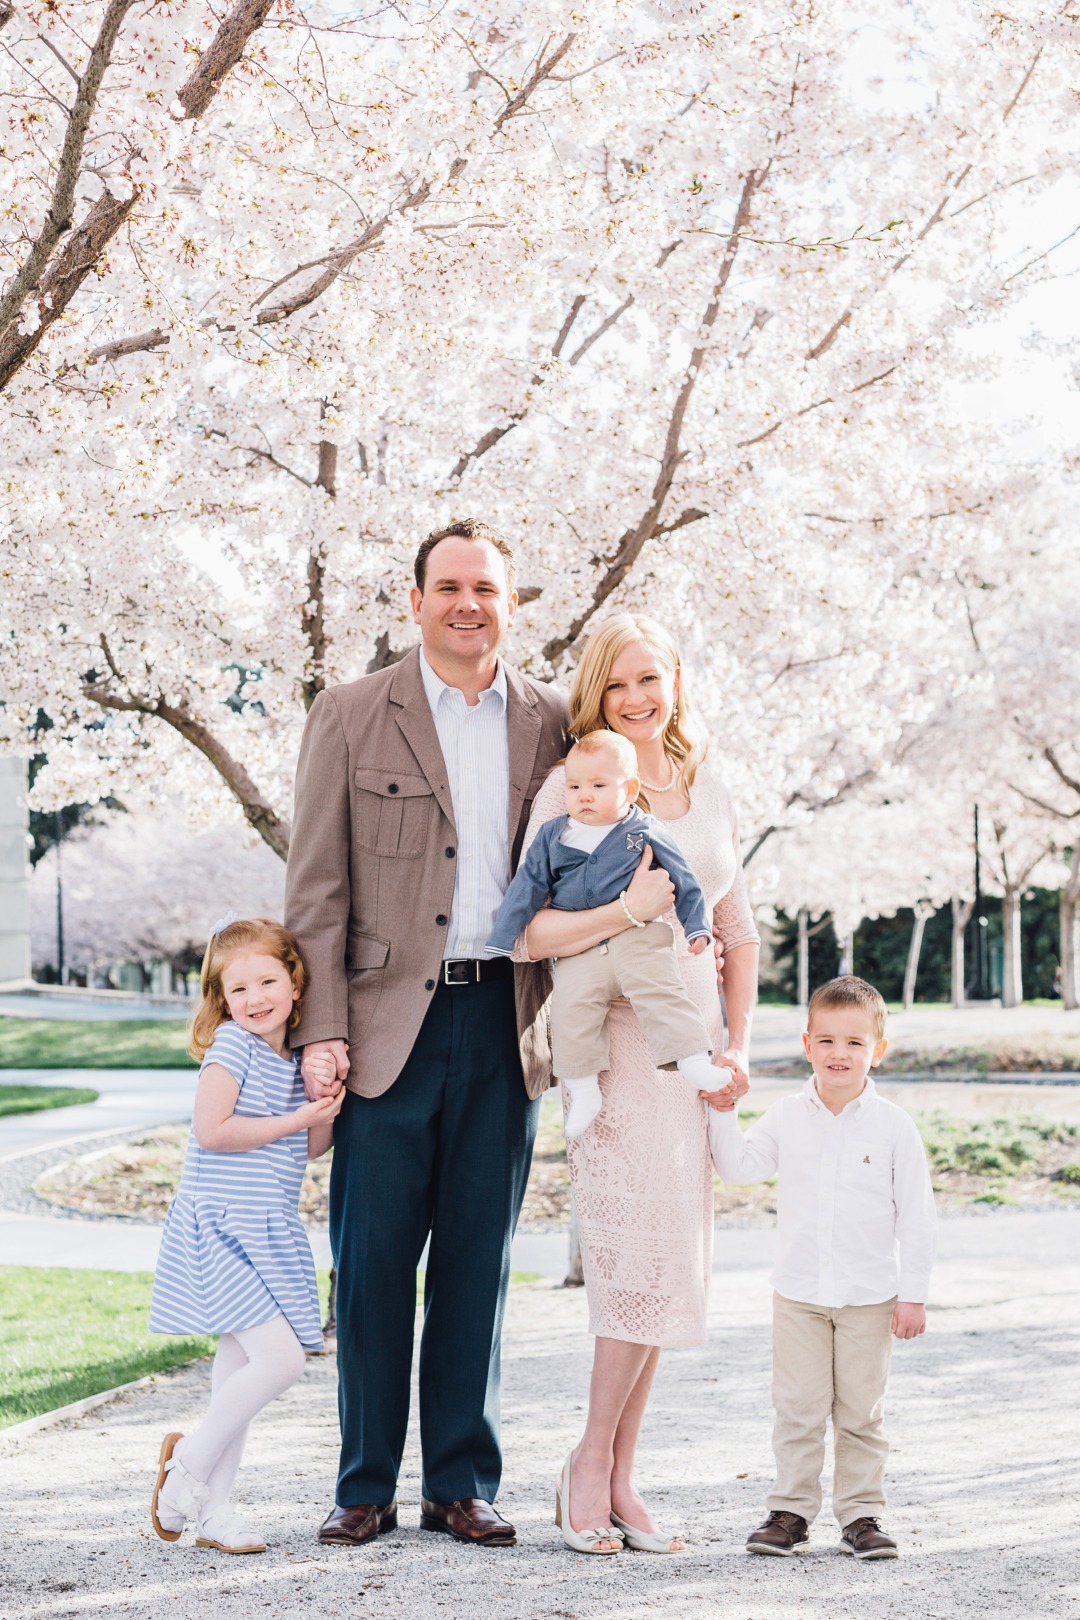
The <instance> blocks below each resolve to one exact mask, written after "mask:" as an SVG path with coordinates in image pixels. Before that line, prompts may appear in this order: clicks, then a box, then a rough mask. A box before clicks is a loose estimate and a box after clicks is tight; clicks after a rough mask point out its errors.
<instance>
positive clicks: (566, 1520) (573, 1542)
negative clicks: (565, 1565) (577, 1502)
mask: <svg viewBox="0 0 1080 1620" xmlns="http://www.w3.org/2000/svg"><path fill="white" fill-rule="evenodd" d="M573 1460H574V1453H573V1452H571V1453H570V1455H569V1457H567V1459H566V1462H565V1464H564V1465H563V1471H562V1473H561V1474H560V1475H559V1483H558V1485H557V1486H556V1487H555V1523H556V1524H557V1525H558V1527H559V1529H560V1530H561V1531H562V1538H563V1540H564V1541H565V1543H566V1545H567V1546H568V1547H569V1548H570V1549H571V1551H573V1552H580V1553H596V1554H597V1555H598V1556H599V1557H601V1558H608V1557H611V1556H613V1555H614V1554H615V1553H617V1552H621V1551H622V1540H623V1533H622V1531H621V1530H616V1529H614V1528H611V1527H610V1526H609V1527H608V1528H607V1529H603V1530H575V1529H574V1527H573V1525H572V1524H571V1523H570V1465H571V1464H572V1462H573ZM614 1517H615V1515H614V1514H612V1519H614ZM601 1541H614V1542H617V1543H618V1545H617V1546H614V1547H601V1546H599V1545H598V1543H599V1542H601Z"/></svg>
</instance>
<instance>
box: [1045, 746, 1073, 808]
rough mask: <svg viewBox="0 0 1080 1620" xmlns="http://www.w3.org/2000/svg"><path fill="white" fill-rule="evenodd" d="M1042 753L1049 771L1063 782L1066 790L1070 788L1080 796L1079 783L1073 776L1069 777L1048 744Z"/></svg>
mask: <svg viewBox="0 0 1080 1620" xmlns="http://www.w3.org/2000/svg"><path fill="white" fill-rule="evenodd" d="M1042 753H1043V759H1045V761H1046V763H1047V764H1048V765H1049V767H1050V769H1051V770H1052V771H1053V773H1054V775H1055V776H1056V777H1057V778H1058V780H1059V781H1061V782H1064V784H1065V786H1066V787H1067V788H1071V789H1072V791H1073V792H1074V793H1075V794H1077V795H1080V781H1078V780H1077V778H1076V777H1075V776H1070V775H1069V773H1068V771H1067V770H1066V769H1065V767H1064V766H1063V765H1062V763H1061V761H1060V760H1059V759H1058V757H1057V754H1056V753H1055V752H1054V750H1053V749H1052V748H1051V747H1050V746H1049V744H1048V745H1047V746H1046V747H1045V748H1044V749H1043V751H1042Z"/></svg>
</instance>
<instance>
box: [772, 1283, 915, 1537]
mask: <svg viewBox="0 0 1080 1620" xmlns="http://www.w3.org/2000/svg"><path fill="white" fill-rule="evenodd" d="M895 1304H896V1301H895V1300H894V1299H889V1300H885V1301H884V1302H883V1303H882V1304H880V1305H841V1306H838V1307H836V1308H835V1309H833V1308H830V1307H829V1306H828V1305H803V1304H800V1303H799V1302H798V1301H797V1300H793V1299H785V1298H784V1296H783V1295H782V1294H774V1295H773V1405H774V1407H775V1408H776V1423H775V1426H774V1428H773V1454H774V1456H775V1458H776V1483H775V1485H774V1486H773V1489H772V1491H771V1493H770V1495H769V1497H768V1499H767V1504H766V1505H767V1506H768V1509H769V1511H770V1513H776V1512H780V1511H783V1512H786V1513H798V1514H801V1516H802V1517H803V1518H804V1519H805V1520H806V1521H807V1523H810V1522H811V1521H812V1520H813V1519H815V1518H816V1517H817V1514H818V1511H819V1510H820V1508H821V1470H822V1467H823V1466H824V1462H825V1424H826V1422H827V1421H828V1419H829V1418H830V1417H831V1418H832V1422H833V1447H834V1454H835V1455H834V1464H833V1498H832V1502H833V1512H834V1513H835V1514H836V1517H837V1520H838V1522H839V1524H840V1527H841V1529H846V1528H847V1526H848V1525H849V1524H851V1523H852V1521H853V1520H854V1519H861V1518H864V1517H869V1518H878V1517H880V1515H881V1513H882V1510H883V1509H884V1507H885V1458H886V1456H887V1455H888V1451H889V1443H888V1441H887V1440H886V1438H885V1435H884V1433H883V1431H882V1418H883V1416H884V1411H885V1386H886V1383H887V1382H888V1378H889V1360H890V1357H891V1355H892V1333H891V1331H890V1329H891V1325H892V1313H893V1306H894V1305H895Z"/></svg>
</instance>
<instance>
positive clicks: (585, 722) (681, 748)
mask: <svg viewBox="0 0 1080 1620" xmlns="http://www.w3.org/2000/svg"><path fill="white" fill-rule="evenodd" d="M639 642H640V643H641V645H642V646H643V647H647V648H648V649H649V651H650V652H651V653H652V654H653V655H654V656H655V657H656V658H658V659H659V660H660V662H661V663H663V664H666V665H667V667H668V668H669V669H670V670H671V671H673V672H678V677H679V679H678V691H677V693H676V698H675V706H674V708H673V709H672V711H671V715H670V716H669V718H668V723H667V725H666V726H665V727H664V753H665V754H666V755H667V757H668V759H670V760H671V761H672V763H673V764H674V766H675V769H676V770H677V771H678V773H679V775H680V776H681V778H682V781H683V784H684V786H685V787H690V786H691V785H692V783H693V781H694V778H695V776H696V775H697V772H698V766H699V765H700V764H701V762H702V760H703V759H704V758H705V755H706V753H707V751H708V746H709V742H708V736H707V733H706V731H705V727H704V726H703V725H702V723H701V721H700V720H699V719H698V716H697V711H696V709H695V708H694V701H693V697H692V696H691V693H690V689H689V683H688V682H687V679H686V670H685V668H684V667H683V662H682V659H681V658H680V657H679V649H678V647H677V646H676V645H675V640H674V638H673V637H672V636H671V634H670V633H669V632H668V631H667V630H665V629H664V626H663V625H662V624H659V623H657V621H656V620H655V619H649V618H646V617H645V615H644V614H639V613H613V614H612V615H611V617H610V618H609V619H605V620H604V621H603V623H602V624H600V625H598V626H597V628H596V629H595V630H594V631H593V633H592V635H591V636H590V637H589V639H588V642H587V643H586V646H585V651H584V652H583V653H582V655H581V662H580V664H579V665H578V667H577V669H576V671H575V672H574V684H573V686H572V687H571V689H570V721H569V727H568V729H569V731H570V735H571V736H572V737H575V738H578V739H580V738H581V737H587V736H588V735H589V733H590V731H602V730H608V731H610V730H611V727H610V726H609V725H608V723H607V721H606V720H605V719H604V690H605V688H606V686H607V683H608V679H609V677H610V675H611V666H612V664H614V662H615V660H616V658H618V656H619V654H620V653H622V652H625V650H626V648H627V647H633V646H634V645H636V644H637V643H639ZM637 802H638V804H639V805H640V806H641V808H642V809H643V810H648V808H649V801H648V797H647V794H646V791H645V789H644V788H643V789H642V791H641V793H639V795H638V801H637Z"/></svg>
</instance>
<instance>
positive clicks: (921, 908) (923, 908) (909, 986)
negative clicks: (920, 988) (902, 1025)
mask: <svg viewBox="0 0 1080 1620" xmlns="http://www.w3.org/2000/svg"><path fill="white" fill-rule="evenodd" d="M935 910H936V907H934V906H932V905H930V904H929V902H928V901H926V900H917V901H916V902H915V923H914V926H913V927H912V930H911V943H910V945H909V946H908V957H907V967H906V968H905V969H904V1011H905V1012H910V1011H911V1009H912V1007H913V1006H914V1005H915V980H916V978H917V977H918V972H919V957H920V956H921V955H922V942H923V935H924V933H925V932H926V924H927V922H928V921H929V920H930V918H931V917H932V916H933V915H934V911H935Z"/></svg>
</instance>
